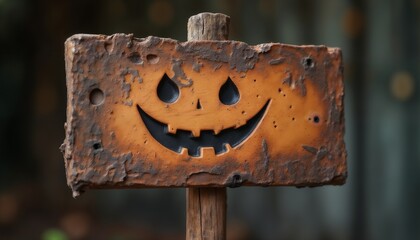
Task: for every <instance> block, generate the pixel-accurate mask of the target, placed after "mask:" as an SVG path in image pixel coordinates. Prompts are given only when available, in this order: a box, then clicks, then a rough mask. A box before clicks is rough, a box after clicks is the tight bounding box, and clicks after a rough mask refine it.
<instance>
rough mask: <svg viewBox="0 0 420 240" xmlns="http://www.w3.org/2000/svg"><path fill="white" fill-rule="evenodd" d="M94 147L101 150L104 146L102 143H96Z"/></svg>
mask: <svg viewBox="0 0 420 240" xmlns="http://www.w3.org/2000/svg"><path fill="white" fill-rule="evenodd" d="M92 147H93V149H94V150H99V149H101V148H102V145H101V144H100V143H94V144H93V146H92Z"/></svg>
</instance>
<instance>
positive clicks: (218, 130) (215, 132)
mask: <svg viewBox="0 0 420 240" xmlns="http://www.w3.org/2000/svg"><path fill="white" fill-rule="evenodd" d="M221 131H222V128H215V129H213V134H214V135H217V134H219V133H220V132H221Z"/></svg>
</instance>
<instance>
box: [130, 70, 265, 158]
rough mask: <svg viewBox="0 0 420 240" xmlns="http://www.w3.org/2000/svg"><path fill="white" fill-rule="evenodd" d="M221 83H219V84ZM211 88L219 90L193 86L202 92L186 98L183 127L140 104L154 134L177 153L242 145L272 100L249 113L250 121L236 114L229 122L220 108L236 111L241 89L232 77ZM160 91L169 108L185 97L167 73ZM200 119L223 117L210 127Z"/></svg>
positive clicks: (196, 153) (220, 150)
mask: <svg viewBox="0 0 420 240" xmlns="http://www.w3.org/2000/svg"><path fill="white" fill-rule="evenodd" d="M210 84H214V83H212V80H211V79H209V81H207V84H206V85H207V86H208V85H210ZM192 85H193V84H192ZM206 85H203V87H206ZM218 85H219V84H216V86H218ZM191 88H192V86H191ZM209 89H212V90H215V89H214V88H210V87H209V88H207V89H202V91H200V90H199V89H194V90H191V91H197V92H198V93H199V94H197V95H194V94H193V96H194V98H190V99H186V100H185V101H184V102H186V105H187V106H185V107H184V108H185V110H184V111H185V112H183V113H181V114H180V115H179V116H177V117H179V118H182V119H185V120H184V121H183V122H184V123H185V124H186V125H185V126H180V127H183V129H178V128H175V127H174V125H173V124H172V123H170V122H171V119H169V122H167V123H163V122H162V121H159V120H157V119H155V118H153V117H151V116H150V115H149V114H147V113H146V112H145V111H143V109H142V108H141V107H140V106H139V105H137V108H138V111H139V113H140V115H141V117H142V120H143V122H144V124H145V126H146V127H147V129H148V130H149V132H150V133H151V135H152V136H153V137H154V138H155V139H156V140H157V141H158V142H159V143H161V144H162V145H163V146H165V147H167V148H169V149H171V150H173V151H175V152H177V153H181V152H182V151H183V150H184V149H186V150H187V151H188V154H189V155H190V156H195V157H197V156H200V155H201V153H200V151H201V148H213V150H214V152H215V154H216V155H219V154H222V153H226V152H227V151H228V149H230V148H232V147H233V148H234V147H236V146H238V145H240V144H241V143H242V142H243V141H245V139H247V138H248V137H249V136H250V135H251V134H252V133H253V131H254V130H255V128H257V126H258V124H259V123H260V122H261V119H262V118H263V116H264V114H265V112H266V110H267V107H268V104H269V100H268V101H267V102H266V103H265V104H264V105H263V106H261V109H260V110H259V111H258V112H257V113H256V114H254V115H253V116H247V120H246V122H245V121H244V118H243V117H242V116H240V117H235V116H234V115H233V116H232V117H231V119H230V123H229V122H228V121H227V122H226V123H225V122H222V121H223V118H224V116H223V115H222V114H220V113H219V110H221V109H222V108H224V109H226V110H227V111H233V109H234V108H235V105H236V104H238V102H239V100H240V99H241V93H240V91H239V90H238V88H237V87H236V85H235V83H234V82H233V81H232V80H231V79H230V78H229V77H228V78H227V80H226V81H225V83H223V85H222V86H221V87H220V88H219V90H218V91H214V92H212V93H209ZM200 93H201V94H200ZM203 93H205V94H203ZM157 95H158V97H159V99H160V100H161V101H162V102H164V103H166V104H168V105H167V106H166V107H167V108H171V107H172V106H173V105H174V104H177V102H178V100H179V98H180V97H181V96H180V89H179V87H178V85H177V84H175V82H173V81H172V80H171V79H170V78H169V77H168V76H167V75H166V74H164V76H163V77H162V79H161V81H160V82H159V84H158V86H157ZM200 98H201V100H200ZM202 102H203V103H202ZM245 114H246V111H245V110H243V111H242V112H241V115H245ZM173 118H174V117H173ZM196 121H206V122H208V121H218V122H219V121H220V123H218V124H217V125H214V126H213V128H209V127H211V125H206V124H201V123H200V122H196ZM231 125H234V126H231ZM202 126H205V127H207V128H205V127H202Z"/></svg>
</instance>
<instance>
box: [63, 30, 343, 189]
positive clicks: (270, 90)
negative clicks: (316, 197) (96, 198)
mask: <svg viewBox="0 0 420 240" xmlns="http://www.w3.org/2000/svg"><path fill="white" fill-rule="evenodd" d="M65 60H66V76H67V98H68V105H67V122H66V124H65V131H66V139H65V141H64V143H63V145H62V147H61V150H62V151H63V154H64V159H65V165H66V173H67V182H68V185H69V186H70V187H71V188H72V190H73V194H74V195H75V196H77V195H78V194H79V193H80V192H83V191H84V190H85V189H88V188H143V187H190V186H200V187H203V186H213V187H217V186H220V187H225V186H228V187H238V186H242V185H245V186H252V185H257V186H318V185H324V184H343V183H344V182H345V179H346V175H347V167H346V151H345V145H344V140H343V135H344V116H343V95H344V90H343V66H342V57H341V51H340V50H339V49H337V48H328V47H325V46H293V45H286V44H279V43H269V44H260V45H255V46H250V45H247V44H246V43H243V42H238V41H190V42H178V41H176V40H172V39H166V38H157V37H148V38H134V37H133V35H126V34H115V35H111V36H104V35H84V34H77V35H74V36H72V37H70V38H69V39H67V41H66V42H65ZM165 74H166V75H167V76H168V77H169V78H170V79H171V80H172V81H173V82H175V83H176V85H177V87H178V88H179V92H180V95H179V98H178V99H177V100H176V101H175V102H174V103H170V104H168V103H165V102H162V101H161V100H160V99H159V97H158V94H157V87H158V84H159V82H160V81H161V79H162V77H163V76H164V75H165ZM228 78H229V79H231V80H232V81H233V82H234V84H235V85H236V87H237V88H238V90H239V92H240V94H241V95H240V99H239V101H238V102H237V103H235V104H233V105H224V104H222V103H221V102H220V100H219V95H218V94H219V91H220V88H221V87H222V85H223V84H224V83H225V82H226V81H227V79H228ZM198 101H199V102H200V103H199V105H200V107H197V106H198V105H197V104H198ZM139 109H142V111H144V112H145V113H147V114H148V115H150V117H152V118H153V119H155V120H157V121H158V122H160V123H163V124H165V125H166V126H167V128H168V134H176V133H177V131H184V132H185V131H189V132H191V137H193V136H195V137H198V136H200V134H201V132H202V131H214V134H218V133H220V132H222V131H224V130H226V129H236V128H240V127H241V126H244V125H246V124H248V121H249V120H250V119H251V118H253V116H255V115H256V114H257V113H258V112H259V111H262V109H264V112H263V115H262V117H261V118H260V119H259V122H258V124H257V125H256V127H255V128H254V129H253V130H252V132H251V133H250V134H249V136H247V137H246V138H245V139H243V140H242V141H241V143H240V144H238V145H237V146H230V145H226V150H225V151H224V152H223V153H219V154H216V153H215V151H214V149H213V148H212V147H203V148H201V149H200V154H199V156H191V155H190V154H189V153H188V150H187V149H185V148H184V149H181V151H180V152H176V151H173V150H171V149H168V148H166V147H165V146H163V145H162V144H161V142H159V140H157V139H155V138H154V136H152V134H151V133H150V131H149V130H148V128H147V127H146V126H145V123H144V122H143V120H144V119H143V118H142V117H141V115H140V113H139V112H140V110H139Z"/></svg>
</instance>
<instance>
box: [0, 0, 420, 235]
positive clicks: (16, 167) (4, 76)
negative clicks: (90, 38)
mask: <svg viewBox="0 0 420 240" xmlns="http://www.w3.org/2000/svg"><path fill="white" fill-rule="evenodd" d="M205 11H209V12H221V13H225V14H227V15H230V16H231V28H230V29H231V31H230V39H235V40H240V41H244V42H247V43H250V44H257V43H263V42H283V43H289V44H320V45H327V46H332V47H340V48H342V50H343V54H344V62H345V85H346V98H345V105H346V143H347V149H348V165H349V177H348V181H347V184H346V185H344V186H340V187H337V186H333V187H331V186H327V187H320V188H309V189H308V188H303V189H296V188H292V187H287V188H256V187H254V188H239V189H229V190H228V204H229V205H228V237H229V239H230V240H277V239H284V240H304V239H308V240H309V239H311V240H329V239H335V240H350V239H357V240H363V239H381V240H397V239H398V240H401V239H403V240H404V239H420V94H419V91H420V83H419V81H420V54H419V50H420V0H405V1H399V0H382V1H380V0H367V1H362V0H345V1H333V0H320V1H309V0H298V1H297V0H285V1H274V0H259V1H239V0H232V1H222V0H215V1H203V0H201V1H199V0H183V1H169V0H156V1H151V0H147V1H128V0H127V1H123V0H120V1H117V0H103V1H86V0H62V1H47V0H0V160H1V164H0V239H13V240H14V239H19V240H20V239H43V240H64V239H110V240H117V239H118V240H129V239H146V240H149V239H151V240H153V239H184V238H185V233H184V232H185V190H184V189H148V190H141V189H140V190H95V191H88V192H87V193H85V194H84V195H82V196H81V197H80V198H78V199H77V200H75V199H73V198H72V197H71V191H70V189H69V188H68V187H67V186H66V180H65V174H64V163H63V158H62V156H61V153H60V151H59V150H58V147H59V146H60V144H61V143H62V140H63V138H64V130H63V124H64V121H65V106H66V89H65V72H64V48H63V43H64V41H65V40H66V38H67V37H69V36H71V35H73V34H75V33H101V34H112V33H118V32H124V33H134V36H136V37H145V36H149V35H154V36H160V37H169V38H175V39H179V40H181V41H185V40H186V31H187V30H186V23H187V20H188V18H189V17H190V16H191V15H194V14H197V13H199V12H205Z"/></svg>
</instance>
